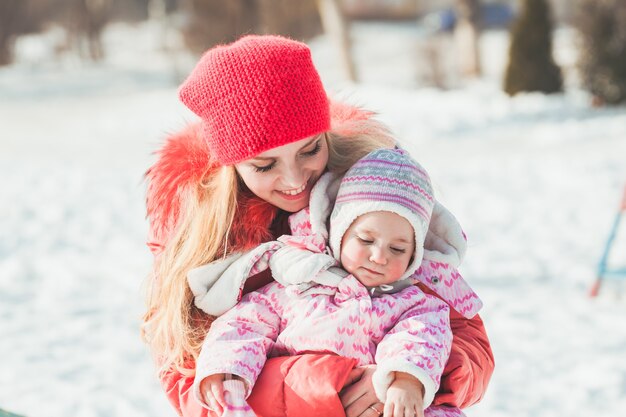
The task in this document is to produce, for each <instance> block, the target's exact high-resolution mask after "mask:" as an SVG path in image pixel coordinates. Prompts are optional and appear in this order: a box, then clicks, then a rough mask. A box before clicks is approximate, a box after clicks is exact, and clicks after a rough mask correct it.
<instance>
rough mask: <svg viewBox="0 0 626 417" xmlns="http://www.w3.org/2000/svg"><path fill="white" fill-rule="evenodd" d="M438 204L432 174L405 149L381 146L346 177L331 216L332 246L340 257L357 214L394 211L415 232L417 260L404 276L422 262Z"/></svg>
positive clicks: (414, 257)
mask: <svg viewBox="0 0 626 417" xmlns="http://www.w3.org/2000/svg"><path fill="white" fill-rule="evenodd" d="M434 205H435V198H434V196H433V189H432V185H431V183H430V178H429V176H428V173H427V172H426V171H425V170H424V168H422V167H421V166H420V164H418V163H417V162H416V161H415V160H414V159H413V158H411V157H410V156H409V154H408V153H407V152H406V151H404V150H401V149H379V150H376V151H373V152H370V153H369V154H367V155H366V156H365V157H363V158H361V159H360V160H359V161H358V162H357V163H356V164H354V166H352V168H350V170H348V172H347V173H346V175H345V176H344V177H343V179H342V180H341V184H340V186H339V191H338V194H337V199H336V201H335V207H334V209H333V211H332V213H331V215H330V232H329V234H330V239H329V240H330V248H331V250H332V251H333V254H334V256H335V258H337V259H339V257H340V251H341V241H342V239H343V235H344V234H345V233H346V231H347V230H348V228H349V227H350V225H351V224H352V223H353V222H354V221H355V220H356V218H357V217H359V216H361V215H363V214H366V213H371V212H373V211H390V212H392V213H396V214H398V215H400V216H402V217H404V218H405V219H407V220H408V221H409V223H410V224H411V226H413V230H414V232H415V254H414V256H413V262H412V263H411V265H409V267H408V268H407V270H406V272H405V273H404V275H403V276H402V277H401V279H404V278H408V277H409V276H411V275H413V273H414V272H415V271H416V270H417V268H418V267H419V266H420V264H421V263H422V258H423V256H424V239H425V238H426V232H427V231H428V224H429V223H430V216H431V214H432V211H433V207H434Z"/></svg>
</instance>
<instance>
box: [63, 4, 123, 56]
mask: <svg viewBox="0 0 626 417" xmlns="http://www.w3.org/2000/svg"><path fill="white" fill-rule="evenodd" d="M70 1H71V3H72V4H71V5H70V6H69V7H68V8H67V13H66V18H65V26H66V27H67V30H68V36H69V43H70V45H71V46H72V47H74V48H75V49H77V50H78V52H79V53H80V54H81V55H82V56H84V57H89V58H91V59H92V60H94V61H100V60H102V59H103V58H104V48H103V47H102V39H101V35H102V30H103V29H104V27H105V26H106V24H107V23H108V22H109V20H110V18H111V10H112V5H113V0H70Z"/></svg>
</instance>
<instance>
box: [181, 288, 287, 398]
mask: <svg viewBox="0 0 626 417" xmlns="http://www.w3.org/2000/svg"><path fill="white" fill-rule="evenodd" d="M283 290H284V287H282V286H281V285H280V284H277V283H272V284H269V285H267V286H265V287H263V288H262V289H261V290H259V291H254V292H251V293H249V294H247V295H246V296H244V297H243V298H242V300H241V302H240V303H239V304H237V305H236V306H235V307H233V308H232V309H230V310H229V311H227V312H226V313H225V314H223V315H222V316H220V317H219V318H218V319H217V320H215V321H214V322H213V324H212V325H211V329H210V330H209V333H208V334H207V336H206V338H205V340H204V342H203V344H202V349H201V351H200V355H199V357H198V359H197V362H196V377H195V380H194V383H193V391H194V396H195V397H196V399H197V400H198V401H200V403H201V404H202V405H203V406H205V407H207V405H206V404H205V403H204V401H203V400H202V395H200V394H201V393H200V384H201V382H202V380H203V379H204V378H206V377H208V376H210V375H214V374H233V375H237V376H239V377H241V378H242V379H243V380H244V381H245V383H246V398H247V397H248V396H249V395H250V392H251V390H252V387H253V386H254V383H255V382H256V380H257V377H258V376H259V373H260V372H261V370H262V369H263V365H265V361H266V358H267V355H268V354H269V352H270V351H271V349H272V347H273V345H274V341H275V340H276V338H277V337H278V332H279V326H280V315H279V311H278V310H279V309H280V307H279V304H280V299H281V298H282V297H281V294H282V292H283ZM207 408H208V407H207Z"/></svg>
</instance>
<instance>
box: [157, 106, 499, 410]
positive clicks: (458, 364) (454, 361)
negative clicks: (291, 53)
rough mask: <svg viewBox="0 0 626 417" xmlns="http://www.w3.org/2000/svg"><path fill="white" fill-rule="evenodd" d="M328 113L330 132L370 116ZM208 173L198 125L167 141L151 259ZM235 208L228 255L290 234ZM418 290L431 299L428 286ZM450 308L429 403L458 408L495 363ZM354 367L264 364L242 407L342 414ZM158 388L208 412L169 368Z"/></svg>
mask: <svg viewBox="0 0 626 417" xmlns="http://www.w3.org/2000/svg"><path fill="white" fill-rule="evenodd" d="M331 114H332V117H333V121H332V128H331V129H333V130H334V131H335V132H337V133H340V134H343V135H350V134H358V126H359V123H354V122H355V121H363V120H369V119H370V118H371V113H366V112H363V111H360V110H358V109H354V108H347V107H344V106H342V107H339V108H338V107H335V108H333V109H331ZM369 122H370V124H369V125H368V127H367V128H368V129H372V123H374V124H375V122H373V121H372V120H369ZM374 128H381V127H380V126H378V127H377V126H374ZM207 169H208V171H209V175H210V173H211V171H215V170H216V169H217V164H216V163H215V162H214V161H212V159H211V157H210V154H209V153H208V150H207V148H206V146H205V145H204V143H203V141H202V140H201V139H200V128H199V125H198V124H196V125H191V126H189V127H188V128H187V129H185V130H184V131H182V132H180V133H179V134H176V135H173V136H171V137H170V138H169V139H168V140H167V142H166V143H165V145H164V146H163V147H162V148H161V150H160V151H159V153H158V159H157V161H156V162H155V164H154V165H153V166H152V167H151V168H150V169H149V170H148V172H147V173H146V178H147V180H148V192H147V209H148V218H149V220H150V238H149V242H148V246H149V247H150V249H151V250H152V251H153V253H154V254H155V255H158V254H159V253H160V252H161V251H162V250H163V247H164V244H165V242H167V240H168V238H169V235H170V233H171V232H172V230H173V229H174V227H175V225H176V222H177V220H178V216H179V210H180V198H182V197H181V196H184V195H185V194H186V193H185V190H186V189H188V187H191V186H196V185H197V184H198V183H199V181H200V180H201V178H202V177H203V175H204V174H205V172H206V171H207ZM237 210H238V212H237V213H236V215H235V222H234V223H233V226H232V229H231V232H230V234H229V244H228V247H229V248H231V250H232V251H242V250H248V249H251V248H253V247H256V246H257V245H258V244H260V243H262V242H265V241H268V240H270V239H273V238H275V237H276V236H279V235H281V234H284V233H289V229H288V225H287V222H286V220H287V216H286V215H280V214H278V215H277V210H276V208H275V207H273V206H271V205H270V204H268V203H265V202H263V201H261V200H259V199H257V198H256V197H254V196H253V195H243V196H242V197H241V201H240V202H239V205H238V209H237ZM272 223H273V224H272ZM268 272H269V270H267V271H265V272H264V273H261V274H259V275H257V276H255V277H251V278H249V279H248V281H247V282H246V284H245V287H244V293H247V292H249V291H253V290H255V289H258V288H260V287H261V286H263V285H265V284H266V283H268V282H269V281H270V280H271V276H269V274H268ZM422 289H423V290H424V291H426V292H429V293H431V294H432V291H430V290H428V289H427V288H425V287H424V288H422ZM451 311H452V313H451V317H450V323H451V326H452V333H453V336H454V338H453V343H452V352H451V354H450V359H449V360H448V364H447V365H446V368H445V370H444V373H443V376H442V378H441V385H440V388H439V391H438V392H437V394H436V396H435V400H434V402H433V405H450V406H456V407H460V408H465V407H468V406H470V405H472V404H475V403H476V402H478V401H479V400H480V399H481V398H482V396H483V394H484V392H485V390H486V388H487V384H488V382H489V380H490V378H491V374H492V372H493V368H494V359H493V354H492V352H491V347H490V345H489V340H488V338H487V334H486V332H485V328H484V326H483V323H482V320H481V319H480V317H479V316H475V317H474V318H472V319H466V318H464V317H463V316H461V315H460V314H458V313H456V312H455V311H454V310H452V309H451ZM353 366H354V360H353V359H349V358H342V357H338V356H336V355H330V354H306V355H298V356H293V357H281V358H272V359H269V360H268V361H267V363H266V365H265V368H264V369H263V372H262V373H261V375H260V376H259V379H258V381H257V383H256V384H255V386H254V389H253V391H252V394H251V396H250V398H248V402H249V404H250V405H251V406H252V408H253V409H254V411H255V412H256V413H257V415H259V416H264V417H267V416H276V417H278V416H287V417H290V416H298V417H303V416H309V415H310V416H320V415H324V416H335V415H336V416H344V415H345V414H344V411H343V408H342V407H341V403H340V401H339V398H338V395H337V392H338V391H339V390H340V389H341V387H342V386H343V384H344V383H345V381H346V379H347V377H348V373H349V372H350V370H351V369H352V368H353ZM302 375H306V378H302ZM161 384H162V386H163V389H164V390H165V392H166V394H167V396H168V398H169V400H170V402H171V403H172V405H173V406H174V408H175V409H176V410H177V411H178V413H179V414H180V415H181V416H184V417H204V416H211V415H212V414H211V413H208V414H207V410H206V409H205V408H203V407H201V406H200V404H199V403H198V402H197V401H196V400H195V398H194V397H193V392H192V390H191V387H192V384H193V377H185V376H183V375H182V374H180V373H178V372H176V371H170V372H168V373H166V374H164V375H162V377H161Z"/></svg>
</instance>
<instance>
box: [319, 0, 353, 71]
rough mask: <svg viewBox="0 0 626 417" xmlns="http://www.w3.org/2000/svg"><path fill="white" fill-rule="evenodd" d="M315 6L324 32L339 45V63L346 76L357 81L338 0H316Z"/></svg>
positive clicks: (347, 30)
mask: <svg viewBox="0 0 626 417" xmlns="http://www.w3.org/2000/svg"><path fill="white" fill-rule="evenodd" d="M317 7H318V9H319V12H320V16H321V18H322V26H323V27H324V32H326V34H327V35H328V36H329V37H330V38H331V39H332V40H333V41H334V43H335V45H337V46H338V47H339V52H340V55H341V58H340V59H341V63H342V66H343V68H344V71H345V73H346V77H347V78H348V79H349V80H350V81H353V82H357V75H356V67H355V65H354V60H353V59H352V54H351V49H352V45H351V41H350V33H349V24H348V21H347V19H346V18H345V16H344V14H343V13H342V11H341V8H340V6H339V1H338V0H317Z"/></svg>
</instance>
